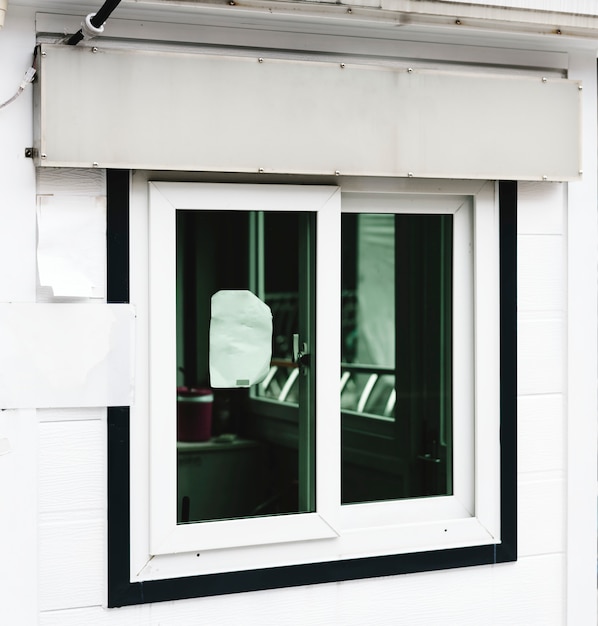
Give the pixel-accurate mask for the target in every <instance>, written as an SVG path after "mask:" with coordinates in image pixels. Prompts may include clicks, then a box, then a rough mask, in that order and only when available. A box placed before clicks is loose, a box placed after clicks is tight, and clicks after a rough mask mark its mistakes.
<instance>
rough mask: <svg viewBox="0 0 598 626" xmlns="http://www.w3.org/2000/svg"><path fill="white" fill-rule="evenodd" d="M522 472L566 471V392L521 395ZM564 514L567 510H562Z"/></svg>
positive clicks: (519, 413)
mask: <svg viewBox="0 0 598 626" xmlns="http://www.w3.org/2000/svg"><path fill="white" fill-rule="evenodd" d="M517 407H518V415H517V423H518V442H517V444H518V445H517V457H518V470H519V474H520V476H521V475H522V474H525V473H529V472H551V471H555V470H557V471H565V469H566V467H565V447H566V437H565V433H566V427H565V426H566V420H565V413H564V410H565V400H564V397H563V395H562V394H560V393H555V394H549V395H528V396H520V397H519V399H518V402H517ZM560 516H561V517H562V516H563V512H562V511H561V512H560Z"/></svg>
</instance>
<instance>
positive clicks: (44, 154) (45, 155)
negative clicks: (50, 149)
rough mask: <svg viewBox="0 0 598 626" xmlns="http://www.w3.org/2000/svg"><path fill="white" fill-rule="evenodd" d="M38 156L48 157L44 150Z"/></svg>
mask: <svg viewBox="0 0 598 626" xmlns="http://www.w3.org/2000/svg"><path fill="white" fill-rule="evenodd" d="M39 156H40V157H41V158H42V159H47V158H48V155H47V154H46V153H45V152H42V153H41V154H40V155H39Z"/></svg>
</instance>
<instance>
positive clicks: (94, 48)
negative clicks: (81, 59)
mask: <svg viewBox="0 0 598 626" xmlns="http://www.w3.org/2000/svg"><path fill="white" fill-rule="evenodd" d="M91 51H92V53H94V54H95V53H96V52H97V51H98V49H97V48H96V47H95V46H94V47H93V48H92V49H91Z"/></svg>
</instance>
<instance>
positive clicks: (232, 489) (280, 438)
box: [176, 211, 313, 523]
mask: <svg viewBox="0 0 598 626" xmlns="http://www.w3.org/2000/svg"><path fill="white" fill-rule="evenodd" d="M308 222H309V217H308V216H306V215H304V214H299V213H288V212H284V213H283V212H280V213H279V212H258V211H254V212H250V211H247V212H241V211H226V212H219V211H177V369H178V371H177V385H178V387H177V390H176V393H177V413H178V416H177V483H178V484H177V522H178V523H187V522H197V521H208V520H218V519H236V518H242V517H254V516H263V515H277V514H285V513H297V512H303V511H310V510H313V497H312V494H313V460H312V459H313V455H312V448H313V442H312V441H311V437H310V433H311V432H312V430H313V429H312V428H311V426H310V425H311V421H312V420H313V412H312V411H311V396H312V392H311V386H312V384H313V382H312V380H313V375H312V373H311V372H310V371H308V370H309V368H307V367H302V368H299V367H298V366H297V364H296V363H294V362H293V354H292V346H293V336H294V335H297V336H298V339H297V341H301V342H302V341H307V340H308V330H309V322H310V320H309V312H310V305H311V301H312V298H311V294H310V293H309V290H308V289H307V288H306V280H305V275H306V274H307V272H308V270H309V265H308V260H309V259H308V251H309V248H310V246H309V232H308V229H307V226H306V224H307V223H308ZM221 290H249V291H252V292H253V293H254V294H255V295H256V296H258V297H259V298H260V299H261V300H262V301H265V302H266V303H267V304H268V305H269V306H270V308H271V310H272V315H273V336H272V360H271V363H270V365H269V367H267V368H266V369H267V373H266V376H265V378H264V380H262V381H261V382H257V383H256V384H254V385H252V386H251V387H248V388H230V389H212V388H211V387H210V375H209V349H210V346H209V330H210V310H211V298H212V296H213V295H214V294H215V293H216V292H218V291H221ZM247 332H250V331H247ZM283 388H284V389H285V397H284V398H282V399H281V398H280V396H281V393H282V389H283ZM266 397H267V398H269V400H265V399H262V400H260V398H266Z"/></svg>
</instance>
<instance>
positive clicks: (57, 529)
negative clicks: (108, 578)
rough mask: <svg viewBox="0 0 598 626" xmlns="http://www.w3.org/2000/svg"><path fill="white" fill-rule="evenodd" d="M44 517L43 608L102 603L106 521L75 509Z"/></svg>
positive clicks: (41, 534) (41, 549) (41, 550)
mask: <svg viewBox="0 0 598 626" xmlns="http://www.w3.org/2000/svg"><path fill="white" fill-rule="evenodd" d="M46 519H48V518H47V517H44V521H43V522H42V523H41V524H40V528H39V576H40V587H39V604H40V610H42V611H47V610H53V609H64V608H74V607H82V606H91V605H95V604H98V605H99V604H101V603H102V602H103V599H104V581H105V563H104V555H105V547H104V536H105V523H104V520H103V519H102V516H101V514H100V516H99V519H97V518H96V519H94V518H93V517H92V518H91V519H85V516H84V515H83V514H81V515H74V514H73V513H72V512H70V513H68V514H64V515H62V516H54V517H53V518H51V521H45V520H46Z"/></svg>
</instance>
